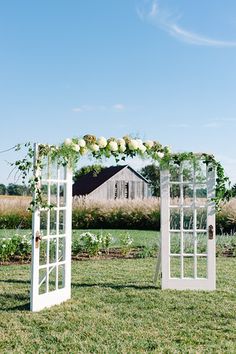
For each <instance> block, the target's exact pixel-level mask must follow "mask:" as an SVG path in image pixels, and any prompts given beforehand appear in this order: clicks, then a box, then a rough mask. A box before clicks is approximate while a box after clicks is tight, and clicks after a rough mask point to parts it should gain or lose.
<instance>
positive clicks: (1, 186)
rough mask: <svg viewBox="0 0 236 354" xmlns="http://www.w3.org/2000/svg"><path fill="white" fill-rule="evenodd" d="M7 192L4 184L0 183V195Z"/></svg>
mask: <svg viewBox="0 0 236 354" xmlns="http://www.w3.org/2000/svg"><path fill="white" fill-rule="evenodd" d="M6 192H7V187H6V186H5V184H2V183H1V184H0V195H5V194H6Z"/></svg>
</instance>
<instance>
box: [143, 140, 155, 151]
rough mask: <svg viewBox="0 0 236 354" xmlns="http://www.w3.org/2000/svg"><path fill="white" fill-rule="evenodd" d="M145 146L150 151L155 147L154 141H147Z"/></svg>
mask: <svg viewBox="0 0 236 354" xmlns="http://www.w3.org/2000/svg"><path fill="white" fill-rule="evenodd" d="M144 144H145V146H146V147H147V148H148V149H151V148H152V147H153V146H154V142H153V141H152V140H146V141H145V143H144Z"/></svg>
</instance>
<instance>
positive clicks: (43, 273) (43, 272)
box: [39, 268, 47, 295]
mask: <svg viewBox="0 0 236 354" xmlns="http://www.w3.org/2000/svg"><path fill="white" fill-rule="evenodd" d="M40 284H41V285H40ZM46 292H47V269H46V268H43V269H39V294H40V295H41V294H45V293H46Z"/></svg>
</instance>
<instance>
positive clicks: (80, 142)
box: [78, 139, 86, 148]
mask: <svg viewBox="0 0 236 354" xmlns="http://www.w3.org/2000/svg"><path fill="white" fill-rule="evenodd" d="M78 145H79V146H80V147H82V148H83V147H85V146H86V142H85V140H84V139H79V140H78Z"/></svg>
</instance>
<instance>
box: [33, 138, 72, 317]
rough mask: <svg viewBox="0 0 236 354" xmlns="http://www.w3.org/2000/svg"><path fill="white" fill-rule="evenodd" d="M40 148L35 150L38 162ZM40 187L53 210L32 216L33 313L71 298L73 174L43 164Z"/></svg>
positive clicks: (47, 162) (46, 162) (37, 212)
mask: <svg viewBox="0 0 236 354" xmlns="http://www.w3.org/2000/svg"><path fill="white" fill-rule="evenodd" d="M37 151H38V147H37V145H36V146H35V158H37V154H38V152H37ZM43 163H44V167H43V168H42V170H39V169H38V170H37V171H36V172H35V174H36V176H39V180H40V182H39V185H40V189H41V193H42V195H43V198H44V202H45V203H47V204H48V205H51V207H50V208H39V209H37V210H35V211H34V213H33V240H32V275H31V310H32V311H40V310H41V309H43V308H45V307H50V306H52V305H56V304H60V303H61V302H63V301H66V300H68V299H70V297H71V210H72V172H71V170H70V169H69V168H68V167H63V166H58V165H57V164H56V163H54V164H51V163H50V161H49V159H48V158H46V159H45V160H44V161H43Z"/></svg>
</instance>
